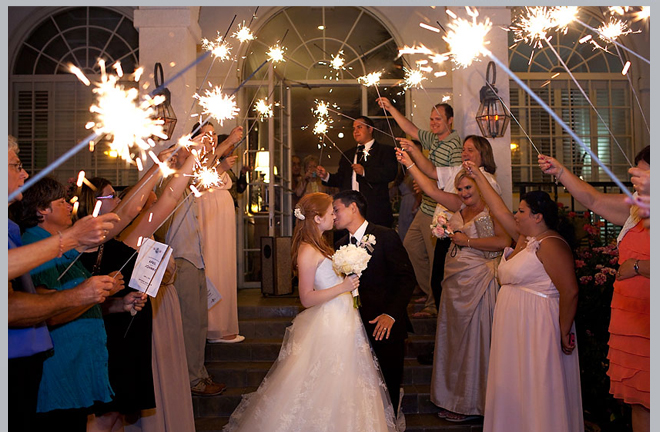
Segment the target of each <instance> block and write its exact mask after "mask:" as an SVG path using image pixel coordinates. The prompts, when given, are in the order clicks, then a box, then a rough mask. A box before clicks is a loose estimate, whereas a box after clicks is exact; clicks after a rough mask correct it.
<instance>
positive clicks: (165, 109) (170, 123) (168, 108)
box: [152, 63, 176, 141]
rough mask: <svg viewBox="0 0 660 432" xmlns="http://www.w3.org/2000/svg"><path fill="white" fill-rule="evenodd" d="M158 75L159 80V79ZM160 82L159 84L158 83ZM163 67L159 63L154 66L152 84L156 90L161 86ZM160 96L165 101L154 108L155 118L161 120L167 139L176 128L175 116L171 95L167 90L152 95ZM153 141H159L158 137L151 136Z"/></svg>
mask: <svg viewBox="0 0 660 432" xmlns="http://www.w3.org/2000/svg"><path fill="white" fill-rule="evenodd" d="M159 74H160V80H159V79H158V78H159ZM159 81H160V82H159ZM163 82H164V80H163V66H162V65H161V64H160V63H156V64H155V65H154V84H155V85H156V88H158V87H160V86H161V85H162V84H163ZM157 95H161V96H164V97H165V101H164V102H163V103H161V104H159V105H157V106H156V118H157V119H160V120H163V121H164V123H163V133H164V134H165V135H167V137H168V139H169V138H171V137H172V134H173V133H174V127H175V126H176V114H174V109H173V108H172V103H171V100H172V95H171V93H170V91H169V90H168V89H167V88H163V89H162V90H160V91H159V92H158V93H155V94H154V97H155V96H157ZM152 138H153V140H154V141H160V138H159V137H156V136H153V137H152Z"/></svg>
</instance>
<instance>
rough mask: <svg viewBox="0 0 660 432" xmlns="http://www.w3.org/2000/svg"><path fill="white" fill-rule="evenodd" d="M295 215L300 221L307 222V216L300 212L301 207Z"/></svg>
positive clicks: (296, 210) (295, 211)
mask: <svg viewBox="0 0 660 432" xmlns="http://www.w3.org/2000/svg"><path fill="white" fill-rule="evenodd" d="M293 215H294V216H295V217H296V218H298V219H300V220H305V215H304V214H303V213H302V211H300V207H296V209H295V210H294V211H293Z"/></svg>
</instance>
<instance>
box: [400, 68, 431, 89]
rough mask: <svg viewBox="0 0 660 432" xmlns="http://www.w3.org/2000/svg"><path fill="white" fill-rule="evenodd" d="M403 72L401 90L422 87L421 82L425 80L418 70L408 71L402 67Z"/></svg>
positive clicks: (422, 73)
mask: <svg viewBox="0 0 660 432" xmlns="http://www.w3.org/2000/svg"><path fill="white" fill-rule="evenodd" d="M403 71H404V72H405V73H406V75H405V78H404V81H403V88H406V89H409V88H413V87H414V88H420V87H421V86H422V81H424V80H425V79H427V78H426V77H425V76H424V72H422V71H421V70H420V69H408V68H406V67H404V68H403Z"/></svg>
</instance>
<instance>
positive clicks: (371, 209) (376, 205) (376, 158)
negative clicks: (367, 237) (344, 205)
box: [324, 141, 397, 228]
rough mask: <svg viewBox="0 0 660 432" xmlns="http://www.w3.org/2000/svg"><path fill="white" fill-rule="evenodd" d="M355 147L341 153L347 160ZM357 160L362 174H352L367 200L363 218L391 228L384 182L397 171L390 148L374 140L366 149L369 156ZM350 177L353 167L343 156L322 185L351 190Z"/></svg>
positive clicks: (386, 184)
mask: <svg viewBox="0 0 660 432" xmlns="http://www.w3.org/2000/svg"><path fill="white" fill-rule="evenodd" d="M356 151H357V146H356V147H353V148H351V149H350V150H348V151H346V152H345V155H346V157H347V158H348V159H350V160H351V161H353V160H354V157H355V153H356ZM358 159H361V160H358V162H357V163H359V164H360V165H362V166H363V167H364V174H365V175H364V177H363V176H361V175H356V178H357V182H358V184H359V185H360V192H361V193H362V195H364V197H365V198H366V200H367V220H369V221H371V222H373V223H375V224H378V225H383V226H386V227H388V228H391V227H392V223H393V222H394V217H393V216H392V204H391V203H390V193H389V188H388V184H389V183H390V182H391V181H393V180H394V178H395V177H396V173H397V161H396V153H395V152H394V147H391V146H387V145H384V144H379V143H377V142H375V141H374V143H373V145H372V146H371V148H370V149H369V156H367V157H366V158H363V157H362V158H361V157H358ZM352 179H353V168H351V164H350V163H349V162H348V160H346V158H341V160H340V161H339V168H338V169H337V172H336V173H335V174H330V178H328V181H327V182H324V184H326V185H328V186H331V187H337V188H339V190H342V191H343V190H351V189H353V185H352Z"/></svg>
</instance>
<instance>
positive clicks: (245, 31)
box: [232, 21, 255, 43]
mask: <svg viewBox="0 0 660 432" xmlns="http://www.w3.org/2000/svg"><path fill="white" fill-rule="evenodd" d="M232 36H233V37H235V38H236V39H238V40H239V41H240V43H243V42H247V41H251V40H254V39H255V36H254V34H252V30H250V28H249V27H246V26H245V21H244V22H243V23H242V24H239V25H238V30H237V31H235V32H234V34H232Z"/></svg>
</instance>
